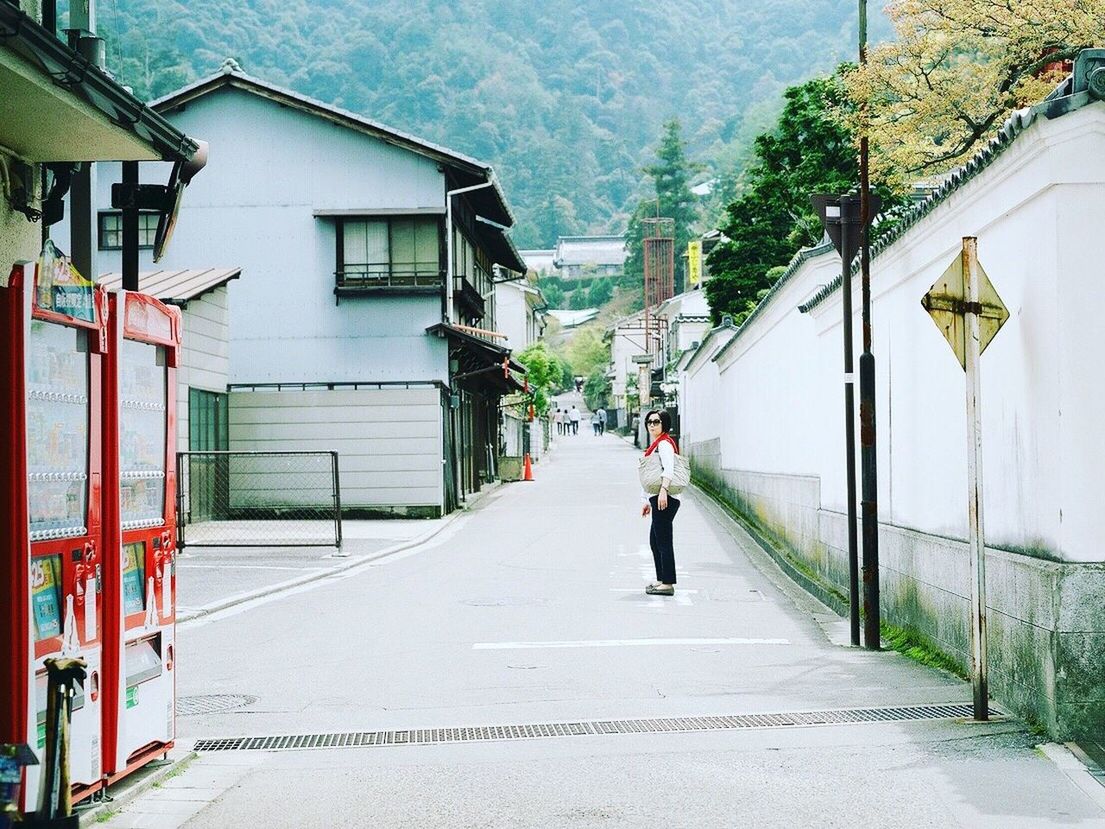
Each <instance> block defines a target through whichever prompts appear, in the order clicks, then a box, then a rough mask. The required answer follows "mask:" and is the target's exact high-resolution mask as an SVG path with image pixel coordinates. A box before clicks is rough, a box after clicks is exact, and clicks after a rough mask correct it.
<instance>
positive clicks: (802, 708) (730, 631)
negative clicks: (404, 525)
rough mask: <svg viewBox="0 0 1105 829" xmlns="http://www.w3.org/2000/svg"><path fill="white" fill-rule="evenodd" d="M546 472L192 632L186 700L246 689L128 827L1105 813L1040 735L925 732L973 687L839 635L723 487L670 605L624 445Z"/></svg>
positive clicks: (1092, 790) (775, 822)
mask: <svg viewBox="0 0 1105 829" xmlns="http://www.w3.org/2000/svg"><path fill="white" fill-rule="evenodd" d="M535 475H536V480H535V481H534V482H532V483H518V484H512V485H509V486H504V487H500V488H498V490H497V491H496V492H495V493H493V494H492V495H491V496H490V497H488V498H486V499H485V500H484V501H483V502H482V503H481V504H479V505H478V506H477V508H476V509H474V510H471V511H469V512H467V513H465V514H464V515H463V516H461V517H460V518H458V519H457V520H456V521H454V522H453V523H452V524H450V526H449V527H447V528H445V529H444V530H443V531H442V532H441V533H439V534H438V536H436V537H435V538H434V539H432V540H430V541H429V542H427V543H425V544H422V545H419V546H415V547H411V548H410V549H408V550H406V551H405V552H401V553H397V554H395V555H390V556H387V557H385V558H382V559H379V560H377V561H374V562H369V563H367V564H366V565H365V566H364V567H362V568H361V569H358V570H353V571H349V572H348V573H346V574H344V575H342V576H341V577H339V578H328V579H323V580H320V581H317V582H313V583H312V584H310V585H305V586H303V588H301V589H297V590H294V591H289V592H288V593H287V594H283V595H279V596H274V597H272V598H271V600H268V601H265V602H263V603H257V604H254V605H243V606H240V607H239V608H236V609H235V610H234V612H233V614H232V615H224V614H212V615H209V616H207V617H204V618H201V619H196V620H195V621H194V622H192V623H188V624H184V625H181V627H180V628H179V630H178V641H179V650H180V659H179V663H180V665H181V668H180V676H179V677H178V683H179V686H178V687H179V693H180V694H181V696H182V697H183V698H185V699H188V700H201V699H213V698H214V697H215V696H222V697H227V698H235V699H238V700H240V701H239V702H238V703H237V706H236V707H232V708H224V709H223V710H207V711H204V712H199V713H196V714H193V715H190V716H182V717H180V718H179V719H178V731H179V733H180V735H181V737H180V742H181V743H182V744H190V743H191V741H192V740H199V741H200V742H199V744H198V746H197V749H198V755H199V756H198V757H197V759H196V760H195V761H193V762H192V764H191V765H190V766H189V767H188V768H187V770H185V771H184V772H183V773H182V774H181V775H179V776H178V777H177V778H174V779H173V780H172V781H169V783H167V784H165V785H164V786H162V788H161V789H159V790H158V791H157V792H154V793H150V794H148V795H144V796H142V797H140V798H139V799H138V800H137V801H135V803H134V804H133V805H132V806H131V807H130V808H129V809H127V810H126V811H124V812H123V813H122V814H120V815H118V816H116V817H115V818H114V819H112V820H111V821H109V822H107V823H106V825H107V826H112V827H147V829H154V827H157V829H164V828H165V827H169V826H182V825H183V826H189V827H217V826H234V825H246V824H249V825H252V824H255V823H259V824H262V825H267V826H269V827H274V828H275V827H283V826H297V827H300V826H318V827H332V826H385V827H391V826H412V827H450V829H452V827H460V826H472V827H477V826H478V827H485V826H496V827H497V826H503V827H507V826H509V827H517V826H526V827H530V826H532V827H560V826H646V825H647V826H652V825H658V824H664V825H667V826H688V827H731V826H734V825H738V824H739V825H746V826H755V827H761V826H763V827H774V826H779V827H784V826H785V827H806V826H816V827H822V826H829V827H835V826H840V827H851V826H855V825H869V826H879V827H880V829H881V827H912V826H938V827H945V826H949V827H956V826H960V827H970V828H971V829H975V827H994V829H998V828H999V827H1001V829H1004V828H1005V827H1018V828H1019V827H1034V826H1041V827H1043V826H1086V827H1090V826H1105V807H1103V805H1102V804H1105V797H1102V796H1101V793H1102V792H1105V788H1102V787H1101V786H1100V785H1098V784H1097V783H1096V782H1094V781H1092V780H1090V779H1089V778H1088V776H1087V775H1085V773H1084V769H1082V767H1081V766H1080V765H1079V764H1078V763H1077V762H1074V763H1071V762H1070V761H1071V759H1072V758H1071V755H1070V754H1069V752H1067V751H1066V749H1064V748H1063V747H1061V746H1050V747H1047V748H1046V750H1039V751H1038V750H1036V748H1035V745H1036V743H1037V742H1038V740H1037V738H1035V737H1033V735H1032V734H1031V733H1030V732H1029V731H1028V730H1027V729H1025V728H1024V726H1023V725H1022V724H1020V723H1018V722H1015V721H1002V720H999V721H995V722H991V723H989V724H974V723H970V722H966V721H964V720H962V719H960V718H957V717H956V716H955V715H952V714H946V713H940V712H941V711H944V710H945V709H935V708H933V709H925V710H928V711H930V713H931V711H936V714H934V715H933V716H930V717H929V718H927V719H920V720H913V721H910V714H911V713H912V712H915V711H916V710H918V709H917V708H916V707H917V706H937V705H940V706H943V705H949V704H958V705H964V704H968V706H969V701H970V687H969V686H968V685H967V684H966V683H964V682H962V681H960V680H959V679H957V678H956V677H953V676H951V675H948V674H945V673H942V672H939V671H936V670H933V669H929V668H926V667H923V666H921V665H918V664H916V663H913V662H910V661H909V660H907V659H905V658H904V657H902V656H901V655H899V654H895V653H885V652H883V653H869V652H866V651H860V650H854V649H851V648H849V647H843V646H840V645H838V644H834V642H833V639H834V638H835V633H834V631H836V630H837V629H838V628H839V626H840V625H841V624H842V623H841V620H840V619H839V617H836V616H835V614H833V613H831V612H830V611H828V610H827V609H826V608H824V607H823V606H821V605H819V604H818V603H817V602H816V601H814V600H813V599H811V598H809V597H808V596H806V595H805V594H804V593H802V592H801V591H799V590H798V589H797V588H796V587H795V586H794V585H793V584H792V583H790V582H789V581H788V580H786V578H785V577H784V576H783V575H782V574H781V572H780V571H778V569H777V568H776V567H775V565H774V564H773V563H772V562H771V561H770V560H769V559H767V557H766V555H765V554H764V553H763V552H762V551H761V550H760V549H759V547H758V546H757V545H756V544H755V543H754V542H753V541H752V540H751V539H749V538H748V537H747V536H746V535H744V533H743V531H742V530H741V529H740V528H739V527H738V526H736V525H735V524H733V523H732V522H731V521H730V520H729V519H728V518H727V517H726V516H725V515H724V513H722V511H721V510H720V509H717V508H716V507H714V506H713V505H712V504H711V503H710V502H709V501H708V500H707V499H706V498H705V496H702V495H699V494H696V493H691V494H690V495H689V496H688V497H686V498H685V499H684V500H683V504H682V506H681V509H680V512H679V515H678V517H677V518H676V523H675V530H676V553H677V565H678V573H679V584H678V589H677V593H676V596H675V597H674V598H663V597H651V596H646V595H644V593H643V587H644V584H645V583H646V582H647V581H648V580H649V579H651V578H652V576H653V574H652V572H651V571H652V562H651V554H650V553H649V550H648V546H647V533H648V523H647V521H646V520H645V519H642V518H641V517H640V499H639V493H638V491H637V485H636V481H635V478H636V453H635V452H634V451H633V450H632V449H631V448H630V447H627V446H626V444H625V443H624V442H623V441H622V440H620V439H618V438H617V437H615V436H613V435H607V436H605V437H602V438H597V437H593V436H592V435H590V434H585V433H584V432H582V431H581V433H580V435H579V436H577V437H572V438H565V439H563V440H561V441H559V442H558V447H557V450H556V461H555V463H551V464H541V465H540V467H539V468H537V469H535ZM228 613H229V612H228ZM827 631H828V633H827ZM876 709H877V710H878V711H879V712H880V713H878V714H875V713H872V712H873V711H875V710H876ZM948 710H951V709H948ZM797 712H804V713H802V714H801V717H799V716H798V713H797ZM865 712H866V713H865ZM834 722H835V723H836V724H831V723H834ZM326 735H335V736H326ZM231 738H256V742H248V741H247V742H242V741H237V742H235V740H233V739H231ZM252 745H259V746H264V749H263V750H257V749H253V748H250V746H252ZM303 745H320V746H327V747H321V748H314V749H312V750H304V749H302V748H297V746H303ZM341 745H347V746H349V747H344V748H343V747H339V746H341ZM353 746H356V747H353Z"/></svg>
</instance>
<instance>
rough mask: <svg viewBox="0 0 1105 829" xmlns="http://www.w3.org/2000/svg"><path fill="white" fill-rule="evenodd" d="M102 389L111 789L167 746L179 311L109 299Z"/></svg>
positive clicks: (138, 298) (124, 296)
mask: <svg viewBox="0 0 1105 829" xmlns="http://www.w3.org/2000/svg"><path fill="white" fill-rule="evenodd" d="M109 309H110V310H109V314H108V319H109V324H108V341H109V344H110V348H111V349H114V353H112V354H111V355H110V356H109V358H108V360H107V365H106V367H105V372H104V373H105V383H104V399H105V403H106V406H105V409H104V438H105V442H104V476H105V480H104V544H105V547H106V549H109V550H111V551H112V555H110V556H108V557H107V560H106V561H105V563H104V601H105V607H106V608H107V610H106V616H105V626H106V641H107V642H108V643H110V645H109V647H108V648H107V649H106V651H105V654H104V673H105V684H104V772H105V774H106V775H107V777H108V779H109V781H112V780H115V779H117V778H119V777H122V776H124V775H126V774H127V773H129V772H130V771H132V770H134V769H136V768H138V767H139V766H141V765H143V764H145V763H147V762H148V761H150V760H152V759H153V758H155V757H157V756H158V755H162V754H164V753H166V752H167V751H168V750H169V749H170V748H171V747H172V745H173V738H174V736H175V731H176V724H175V710H176V683H175V677H174V673H173V663H174V653H173V651H174V647H175V646H174V632H175V626H176V608H175V595H176V577H175V573H174V571H175V567H174V561H173V555H174V550H175V541H176V513H175V504H176V447H175V442H176V366H177V360H178V358H179V354H180V328H181V317H180V311H179V310H178V309H176V308H172V307H170V306H168V305H165V304H163V303H161V302H159V301H158V300H156V299H154V298H153V297H149V296H146V295H145V294H140V293H132V292H129V291H118V292H116V293H112V294H111V295H110V296H109Z"/></svg>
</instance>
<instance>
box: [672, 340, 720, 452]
mask: <svg viewBox="0 0 1105 829" xmlns="http://www.w3.org/2000/svg"><path fill="white" fill-rule="evenodd" d="M728 341H729V337H722V336H719V337H716V338H715V339H714V341H713V342H709V343H705V347H706V351H705V352H703V353H702V354H701V355H699V356H698V358H697V359H696V360H695V363H694V365H693V366H691V368H690V370H689V371H685V372H683V373H682V374H681V375H680V382H679V426H680V428H681V429H682V434H681V435H680V439H681V440H682V441H683V446H685V447H686V449H685V450H684V451H690V448H691V445H692V444H696V443H703V442H705V441H708V440H716V439H718V438H720V436H721V432H722V431H723V429H724V428H725V426H726V424H728V422H729V420H730V418H731V417H732V413H730V412H727V411H725V410H724V409H723V408H722V406H720V405H719V402H720V393H721V376H720V373H719V371H718V364H717V363H716V362H715V361H714V360H713V356H714V355H716V354H717V352H719V351H720V350H721V349H722V348H723V347H724V345H725V344H726V343H727V342H728Z"/></svg>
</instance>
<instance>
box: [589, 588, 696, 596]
mask: <svg viewBox="0 0 1105 829" xmlns="http://www.w3.org/2000/svg"><path fill="white" fill-rule="evenodd" d="M610 592H611V593H644V592H645V590H644V588H643V587H611V588H610ZM697 592H698V591H697V590H680V589H679V588H678V587H677V588H675V595H677V596H678V595H680V594H682V593H697Z"/></svg>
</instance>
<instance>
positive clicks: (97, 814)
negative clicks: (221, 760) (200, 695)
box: [78, 741, 199, 827]
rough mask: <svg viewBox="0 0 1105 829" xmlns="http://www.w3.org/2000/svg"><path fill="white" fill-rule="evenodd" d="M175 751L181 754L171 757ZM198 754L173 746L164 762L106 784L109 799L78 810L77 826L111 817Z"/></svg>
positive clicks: (88, 825) (150, 765)
mask: <svg viewBox="0 0 1105 829" xmlns="http://www.w3.org/2000/svg"><path fill="white" fill-rule="evenodd" d="M189 742H191V741H189ZM178 751H180V752H181V753H180V754H179V755H178V756H177V757H175V758H174V757H173V755H174V754H176V753H177V752H178ZM197 757H199V754H197V753H196V752H194V751H192V750H191V749H190V748H189V749H184V750H180V749H173V750H172V751H170V752H169V759H168V760H167V761H165V762H163V763H158V762H156V761H155V762H152V763H149V764H147V765H146V766H143V767H142V768H141V769H138V770H137V771H135V772H133V773H132V774H129V775H127V776H126V777H124V778H123V779H122V780H120V781H118V782H117V783H115V784H114V785H113V786H109V787H108V792H107V793H108V796H109V797H111V800H106V801H97V802H96V803H95V805H92V806H87V807H84V808H80V809H79V811H78V815H79V817H78V821H79V824H80V826H81V827H92V826H96V825H97V824H99V823H101V822H103V821H106V820H108V819H110V817H111V816H113V815H115V814H116V813H118V812H121V811H122V810H123V809H124V808H125V807H126V806H127V805H128V804H130V803H131V802H132V801H133V800H135V799H136V798H138V797H139V796H140V795H143V794H145V793H146V792H148V791H149V790H150V789H152V788H154V787H156V786H157V785H159V784H160V783H162V782H164V781H165V780H168V779H169V778H170V777H172V776H174V775H176V774H178V773H179V772H181V771H183V770H184V769H185V768H186V767H187V766H188V764H190V763H191V762H192V761H193V760H195V759H196V758H197Z"/></svg>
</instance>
